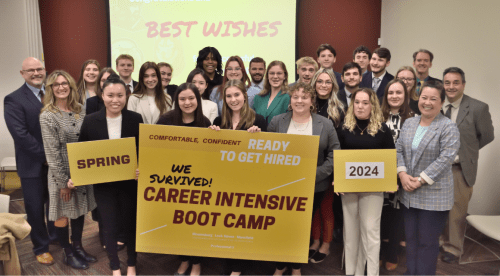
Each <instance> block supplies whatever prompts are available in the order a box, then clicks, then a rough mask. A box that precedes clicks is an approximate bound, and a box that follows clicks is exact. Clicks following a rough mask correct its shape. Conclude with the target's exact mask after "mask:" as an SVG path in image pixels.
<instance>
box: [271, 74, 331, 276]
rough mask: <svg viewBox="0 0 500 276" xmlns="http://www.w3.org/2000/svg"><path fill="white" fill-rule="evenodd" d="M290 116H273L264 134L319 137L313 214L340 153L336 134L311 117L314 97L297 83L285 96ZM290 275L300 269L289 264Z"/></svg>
mask: <svg viewBox="0 0 500 276" xmlns="http://www.w3.org/2000/svg"><path fill="white" fill-rule="evenodd" d="M289 95H290V98H291V100H290V105H289V109H291V110H292V111H291V112H287V113H283V114H280V115H277V116H275V117H274V118H273V119H272V120H271V123H270V124H269V126H268V127H267V130H268V131H269V132H278V133H289V134H299V135H319V149H318V166H317V167H316V184H315V187H314V201H313V214H314V212H315V211H316V210H317V209H318V208H319V207H320V206H321V201H322V199H323V196H324V194H325V192H326V190H327V189H328V187H329V186H330V184H331V180H330V175H331V174H332V173H333V150H335V149H340V143H339V140H338V138H337V132H336V131H335V129H334V128H333V123H332V121H330V120H329V119H327V118H325V117H323V116H321V115H318V114H316V113H313V112H314V111H315V106H316V104H315V103H316V102H315V98H316V94H315V93H314V89H312V87H311V86H310V85H308V84H305V83H298V84H296V85H295V86H293V87H292V89H291V91H290V92H289ZM286 265H287V264H286V263H277V264H276V271H275V273H274V275H282V274H283V273H284V272H285V269H286ZM290 265H291V267H292V269H293V270H294V272H292V275H298V274H300V268H301V265H300V264H298V263H294V264H290Z"/></svg>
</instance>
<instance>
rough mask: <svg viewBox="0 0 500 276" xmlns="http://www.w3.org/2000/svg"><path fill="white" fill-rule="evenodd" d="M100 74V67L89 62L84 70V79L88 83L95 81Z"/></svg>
mask: <svg viewBox="0 0 500 276" xmlns="http://www.w3.org/2000/svg"><path fill="white" fill-rule="evenodd" d="M98 75H99V68H98V67H97V65H96V64H94V63H89V64H88V65H87V66H86V67H85V70H84V71H83V79H84V80H85V82H87V83H95V82H96V81H97V76H98Z"/></svg>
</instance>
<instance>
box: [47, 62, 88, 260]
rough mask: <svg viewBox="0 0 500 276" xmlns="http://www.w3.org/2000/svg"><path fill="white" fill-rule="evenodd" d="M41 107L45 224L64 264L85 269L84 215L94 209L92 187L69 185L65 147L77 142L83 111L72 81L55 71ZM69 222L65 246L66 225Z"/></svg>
mask: <svg viewBox="0 0 500 276" xmlns="http://www.w3.org/2000/svg"><path fill="white" fill-rule="evenodd" d="M45 87H46V89H45V92H46V94H45V98H44V107H43V109H42V111H41V114H40V127H41V130H42V138H43V146H44V149H45V156H46V158H47V163H48V165H49V173H48V186H49V198H50V200H49V220H51V221H55V226H56V229H57V236H58V239H59V244H60V245H61V247H62V248H63V256H64V263H65V264H67V265H69V266H71V267H73V268H75V269H87V268H88V267H89V264H88V263H93V262H97V259H96V258H95V257H94V256H92V255H90V254H88V253H87V252H86V251H85V250H84V249H83V247H82V233H83V224H84V221H85V214H87V213H88V212H89V211H92V210H93V209H95V207H96V202H95V199H94V190H93V188H92V186H79V187H75V186H73V185H72V183H71V182H70V181H69V180H70V171H69V162H68V151H67V149H66V144H68V143H74V142H78V135H79V134H80V127H81V125H82V122H83V118H84V117H85V110H84V109H83V107H82V105H81V104H80V103H79V102H78V99H79V96H78V94H77V90H76V85H75V81H74V80H73V78H72V77H71V76H70V75H69V74H68V73H67V72H65V71H60V70H56V71H54V72H52V73H51V74H50V75H49V76H48V78H47V84H46V86H45ZM69 222H71V241H72V244H70V243H69V234H68V232H69V230H68V223H69Z"/></svg>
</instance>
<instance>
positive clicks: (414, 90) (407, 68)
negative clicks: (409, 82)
mask: <svg viewBox="0 0 500 276" xmlns="http://www.w3.org/2000/svg"><path fill="white" fill-rule="evenodd" d="M402 71H410V72H411V73H412V74H413V78H414V80H413V87H412V88H411V90H410V91H408V93H410V99H413V100H415V101H418V95H417V74H415V70H413V68H412V67H410V66H401V67H399V69H398V72H397V73H396V75H395V76H396V79H397V78H398V75H399V73H400V72H402ZM403 83H404V82H403ZM405 90H406V83H405Z"/></svg>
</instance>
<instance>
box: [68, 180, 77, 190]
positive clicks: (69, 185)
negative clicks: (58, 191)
mask: <svg viewBox="0 0 500 276" xmlns="http://www.w3.org/2000/svg"><path fill="white" fill-rule="evenodd" d="M68 188H70V189H71V190H73V189H75V188H76V187H75V185H74V183H73V181H72V180H71V179H70V180H68Z"/></svg>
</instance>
